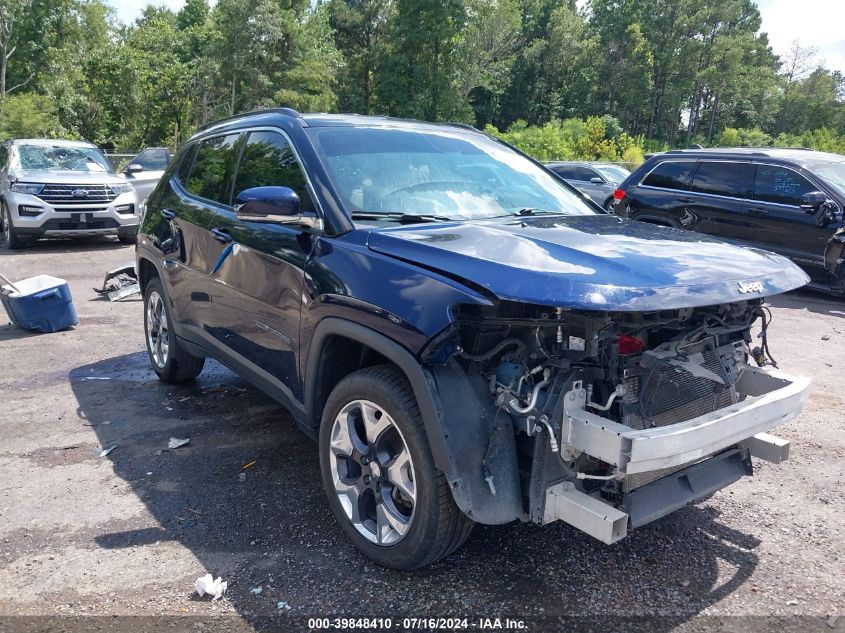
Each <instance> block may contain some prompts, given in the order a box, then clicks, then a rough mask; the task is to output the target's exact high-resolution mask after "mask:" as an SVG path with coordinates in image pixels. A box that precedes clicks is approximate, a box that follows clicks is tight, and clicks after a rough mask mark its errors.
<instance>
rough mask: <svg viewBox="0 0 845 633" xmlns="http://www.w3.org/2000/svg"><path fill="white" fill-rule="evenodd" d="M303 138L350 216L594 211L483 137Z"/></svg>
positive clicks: (338, 131)
mask: <svg viewBox="0 0 845 633" xmlns="http://www.w3.org/2000/svg"><path fill="white" fill-rule="evenodd" d="M308 133H309V134H310V136H311V138H312V140H313V142H314V144H315V145H316V146H317V148H318V150H319V153H320V154H321V155H322V156H323V157H324V161H325V164H326V167H327V168H328V172H329V176H330V178H331V180H332V182H333V184H334V186H335V189H336V190H337V192H338V194H339V195H340V197H341V199H342V201H343V204H344V205H345V206H346V208H347V209H349V211H350V212H351V214H352V215H353V217H354V216H355V215H356V214H359V217H360V216H361V215H363V214H373V215H379V216H382V215H388V217H389V216H390V215H396V216H401V215H412V216H437V217H439V218H446V219H455V220H458V219H460V220H473V219H484V218H491V217H497V216H503V215H509V214H514V213H519V212H529V213H541V212H551V213H563V214H566V215H590V214H593V213H594V211H593V210H592V209H590V208H589V207H588V206H587V205H586V203H584V202H583V201H582V200H581V199H580V197H579V196H578V194H577V193H574V192H572V191H570V190H569V189H567V188H566V187H565V186H564V185H562V184H560V182H559V181H558V180H557V179H556V178H555V177H554V176H552V175H551V174H550V173H548V172H547V171H546V170H544V169H543V168H541V167H538V166H537V165H535V164H534V163H532V162H531V161H530V160H528V159H526V158H524V157H523V156H520V155H519V154H517V153H516V152H514V151H512V150H510V149H508V148H507V147H505V146H504V145H502V144H500V143H497V142H495V141H493V140H492V139H489V138H487V137H486V136H483V135H481V134H468V133H466V132H463V131H458V130H450V129H448V128H443V129H442V130H431V129H428V130H424V131H416V130H415V131H411V130H407V129H397V128H342V127H324V128H311V129H310V130H308Z"/></svg>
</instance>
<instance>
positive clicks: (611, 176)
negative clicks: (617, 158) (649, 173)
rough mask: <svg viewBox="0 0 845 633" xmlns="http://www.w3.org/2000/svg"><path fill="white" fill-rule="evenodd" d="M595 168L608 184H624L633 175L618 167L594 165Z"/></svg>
mask: <svg viewBox="0 0 845 633" xmlns="http://www.w3.org/2000/svg"><path fill="white" fill-rule="evenodd" d="M593 167H595V168H596V171H597V172H599V173H600V174H601V175H602V177H603V178H604V179H605V180H606V181H608V182H622V181H623V180H625V179H626V178H627V177H628V176H630V175H631V172H630V171H628V170H627V169H625V168H624V167H619V166H618V165H593Z"/></svg>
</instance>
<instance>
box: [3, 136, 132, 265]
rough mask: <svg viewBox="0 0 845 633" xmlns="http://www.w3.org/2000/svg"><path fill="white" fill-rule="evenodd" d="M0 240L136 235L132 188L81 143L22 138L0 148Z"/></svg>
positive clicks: (18, 242) (17, 242)
mask: <svg viewBox="0 0 845 633" xmlns="http://www.w3.org/2000/svg"><path fill="white" fill-rule="evenodd" d="M0 230H1V231H2V233H0V241H2V243H3V244H4V245H5V246H6V247H8V248H11V249H15V248H21V247H23V246H25V245H26V244H28V243H30V242H32V241H34V240H36V239H38V238H39V237H54V236H63V237H64V236H90V235H117V237H118V239H120V241H121V242H125V243H132V242H134V241H135V235H136V234H137V233H138V201H137V199H136V196H135V189H134V188H133V186H132V184H131V183H129V182H127V181H126V179H125V178H123V177H122V176H118V175H117V174H115V173H114V171H113V170H112V168H111V166H110V165H109V162H108V161H107V160H106V157H105V156H104V155H103V153H102V152H101V151H100V150H99V149H97V147H96V146H95V145H93V144H92V143H87V142H84V141H55V140H46V139H22V140H15V141H7V142H6V143H4V144H3V145H0Z"/></svg>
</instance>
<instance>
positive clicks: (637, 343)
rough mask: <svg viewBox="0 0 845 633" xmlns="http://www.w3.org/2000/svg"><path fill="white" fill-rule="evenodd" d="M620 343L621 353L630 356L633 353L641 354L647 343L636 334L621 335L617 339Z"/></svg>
mask: <svg viewBox="0 0 845 633" xmlns="http://www.w3.org/2000/svg"><path fill="white" fill-rule="evenodd" d="M616 342H617V343H619V353H620V354H621V355H622V356H630V355H632V354H639V353H640V352H642V351H643V350H644V349H645V343H643V342H642V340H640V339H638V338H637V337H636V336H624V335H622V336H619V337H618V338H617V339H616Z"/></svg>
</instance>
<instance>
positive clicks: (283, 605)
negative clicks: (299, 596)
mask: <svg viewBox="0 0 845 633" xmlns="http://www.w3.org/2000/svg"><path fill="white" fill-rule="evenodd" d="M276 608H277V609H279V610H282V609H284V610H285V611H290V608H291V607H290V605H289V604H288V603H287V602H283V601H281V600H279V602H277V603H276Z"/></svg>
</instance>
